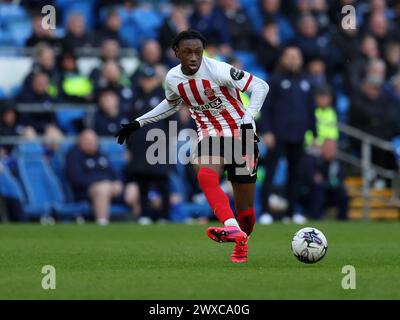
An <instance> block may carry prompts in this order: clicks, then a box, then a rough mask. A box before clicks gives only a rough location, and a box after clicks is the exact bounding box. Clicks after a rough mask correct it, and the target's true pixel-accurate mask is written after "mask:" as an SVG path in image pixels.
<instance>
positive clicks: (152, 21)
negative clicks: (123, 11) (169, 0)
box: [132, 8, 164, 39]
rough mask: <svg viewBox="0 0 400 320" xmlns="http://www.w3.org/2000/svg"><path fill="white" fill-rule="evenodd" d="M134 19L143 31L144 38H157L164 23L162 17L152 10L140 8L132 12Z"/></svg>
mask: <svg viewBox="0 0 400 320" xmlns="http://www.w3.org/2000/svg"><path fill="white" fill-rule="evenodd" d="M132 18H133V20H134V21H135V22H136V25H138V26H139V27H140V29H141V31H142V34H143V35H144V37H145V38H146V39H147V38H155V37H157V31H158V29H159V28H160V26H161V24H162V23H163V21H164V18H163V17H162V15H160V14H158V13H157V12H156V11H154V10H152V9H147V8H146V9H145V8H139V9H136V10H134V11H133V12H132Z"/></svg>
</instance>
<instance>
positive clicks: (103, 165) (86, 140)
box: [65, 129, 139, 225]
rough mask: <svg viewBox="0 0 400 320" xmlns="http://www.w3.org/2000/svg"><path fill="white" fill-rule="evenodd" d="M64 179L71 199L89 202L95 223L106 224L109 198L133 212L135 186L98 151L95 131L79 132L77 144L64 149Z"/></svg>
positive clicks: (136, 192) (136, 196) (135, 202)
mask: <svg viewBox="0 0 400 320" xmlns="http://www.w3.org/2000/svg"><path fill="white" fill-rule="evenodd" d="M65 172H66V176H67V179H68V180H69V182H70V183H71V186H72V190H73V192H74V196H75V200H78V201H86V200H87V201H90V202H91V204H92V209H93V213H94V217H95V220H96V223H97V224H99V225H107V224H108V223H109V219H110V205H111V203H112V201H113V200H119V202H123V201H124V202H125V203H126V204H127V205H129V206H130V207H132V210H133V212H136V210H137V209H136V208H135V207H136V206H137V204H138V197H139V195H138V189H137V187H136V186H135V185H133V184H128V185H127V186H126V187H125V190H124V184H123V181H122V180H121V178H120V177H119V176H118V174H117V173H116V172H115V170H114V169H113V168H112V167H111V163H110V160H109V159H108V157H107V156H106V155H104V154H102V153H101V152H100V151H99V143H98V138H97V135H96V133H95V132H94V131H93V130H91V129H86V130H84V131H83V132H82V133H81V134H80V135H79V141H78V144H77V145H76V146H74V147H72V149H71V150H70V151H69V152H68V154H67V156H66V162H65Z"/></svg>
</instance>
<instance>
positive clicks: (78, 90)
mask: <svg viewBox="0 0 400 320" xmlns="http://www.w3.org/2000/svg"><path fill="white" fill-rule="evenodd" d="M58 69H59V70H60V72H61V80H60V86H59V95H58V100H59V101H60V102H71V103H88V102H90V101H91V100H92V92H93V85H92V82H91V81H90V79H89V78H88V77H86V76H84V75H82V74H81V73H80V72H79V70H78V66H77V62H76V57H75V55H74V54H73V53H72V52H67V51H65V52H63V53H62V54H61V56H60V58H59V68H58Z"/></svg>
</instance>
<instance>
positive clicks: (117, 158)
mask: <svg viewBox="0 0 400 320" xmlns="http://www.w3.org/2000/svg"><path fill="white" fill-rule="evenodd" d="M100 151H101V152H103V153H104V154H105V155H107V156H108V158H109V159H110V161H111V165H112V167H113V168H114V170H116V171H117V172H118V173H119V174H121V175H122V171H123V169H124V167H125V164H126V161H125V152H126V148H125V146H123V145H120V144H118V143H116V142H115V139H114V138H112V139H104V138H103V139H101V142H100Z"/></svg>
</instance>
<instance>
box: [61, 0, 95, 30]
mask: <svg viewBox="0 0 400 320" xmlns="http://www.w3.org/2000/svg"><path fill="white" fill-rule="evenodd" d="M95 2H96V0H79V1H76V0H75V1H70V0H57V1H56V4H57V6H58V7H60V8H62V11H63V25H64V27H66V26H67V23H68V18H69V16H70V15H71V14H72V13H75V12H79V13H80V14H81V15H82V16H83V17H84V18H85V21H86V26H87V27H88V28H89V29H91V28H92V27H93V25H94V18H93V9H94V4H95Z"/></svg>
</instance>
